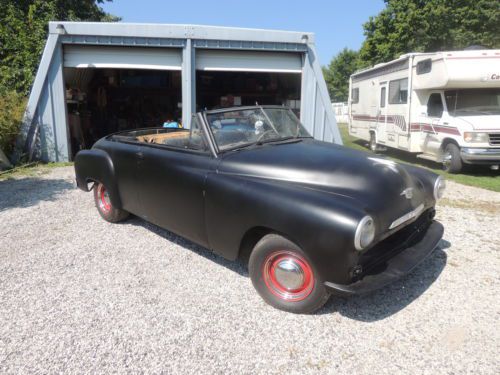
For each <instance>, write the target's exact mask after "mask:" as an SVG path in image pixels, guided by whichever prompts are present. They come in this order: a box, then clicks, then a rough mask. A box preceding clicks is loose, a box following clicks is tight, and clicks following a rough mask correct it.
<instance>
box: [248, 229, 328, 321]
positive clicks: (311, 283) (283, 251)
mask: <svg viewBox="0 0 500 375" xmlns="http://www.w3.org/2000/svg"><path fill="white" fill-rule="evenodd" d="M278 265H279V267H278ZM284 265H285V266H290V265H293V267H295V268H294V269H295V271H299V272H298V273H297V272H290V271H288V272H289V273H287V269H286V267H285V268H283V266H284ZM248 270H249V273H250V278H251V279H252V283H253V286H254V288H255V289H256V290H257V292H258V293H259V294H260V296H261V297H262V298H263V299H264V301H266V302H267V303H268V304H269V305H271V306H273V307H275V308H277V309H280V310H283V311H288V312H291V313H295V314H308V313H312V312H314V311H316V310H318V309H319V308H320V307H322V306H323V305H324V304H325V303H326V301H327V300H328V298H329V297H330V293H328V291H327V289H326V288H325V286H324V282H323V280H321V278H320V277H319V274H318V272H317V271H316V269H315V267H314V265H313V264H312V263H311V261H310V260H309V259H308V257H307V255H306V254H304V252H303V251H302V250H301V249H300V248H299V247H298V246H297V245H296V244H294V243H293V242H291V241H289V240H287V239H286V238H284V237H282V236H279V235H277V234H268V235H266V236H264V237H263V238H262V239H261V240H260V241H259V242H258V243H257V245H255V247H254V249H253V251H252V253H251V255H250V260H249V264H248ZM276 270H277V273H275V272H274V271H276ZM288 270H290V268H288ZM269 271H270V272H269ZM278 273H281V278H283V275H284V274H286V275H287V276H296V278H295V280H294V279H293V277H292V280H290V279H289V280H288V282H289V286H291V284H290V282H292V283H294V282H295V288H294V289H291V288H288V289H286V288H285V287H283V285H282V284H280V283H279V282H278V281H277V280H278V279H279V275H278V276H276V275H277V274H278ZM271 275H272V276H271ZM282 280H283V279H282Z"/></svg>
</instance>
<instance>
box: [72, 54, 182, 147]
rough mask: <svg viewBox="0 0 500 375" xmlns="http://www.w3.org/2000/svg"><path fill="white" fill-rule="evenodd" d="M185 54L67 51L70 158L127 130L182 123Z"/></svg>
mask: <svg viewBox="0 0 500 375" xmlns="http://www.w3.org/2000/svg"><path fill="white" fill-rule="evenodd" d="M181 56H182V53H181V50H180V49H170V48H138V47H101V46H79V45H71V46H65V47H64V83H65V86H66V87H65V89H66V92H65V99H66V108H67V114H68V116H67V119H68V129H69V134H70V141H71V155H70V157H74V155H75V154H76V152H78V151H79V150H82V149H86V148H90V147H91V146H92V145H93V143H94V142H95V141H96V140H98V139H99V138H101V137H103V136H106V135H108V134H110V133H114V132H117V131H122V130H132V129H137V128H143V127H153V126H164V125H165V124H174V125H175V124H180V122H181V118H182V87H181V86H182V84H181V62H182V57H181Z"/></svg>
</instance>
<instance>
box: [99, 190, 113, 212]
mask: <svg viewBox="0 0 500 375" xmlns="http://www.w3.org/2000/svg"><path fill="white" fill-rule="evenodd" d="M97 197H98V200H99V209H100V210H101V211H103V212H104V213H108V212H109V211H110V210H111V200H110V199H109V193H108V191H107V190H106V188H105V187H104V185H103V184H99V186H97Z"/></svg>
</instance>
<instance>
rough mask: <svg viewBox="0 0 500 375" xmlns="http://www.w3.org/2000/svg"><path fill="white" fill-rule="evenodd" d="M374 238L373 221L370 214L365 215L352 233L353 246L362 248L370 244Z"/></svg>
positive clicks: (357, 248) (358, 248)
mask: <svg viewBox="0 0 500 375" xmlns="http://www.w3.org/2000/svg"><path fill="white" fill-rule="evenodd" d="M374 238H375V222H374V221H373V219H372V218H371V217H370V216H365V217H364V218H363V219H361V221H360V222H359V224H358V227H357V228H356V233H355V234H354V247H355V248H356V250H359V251H361V250H363V249H364V248H366V247H367V246H368V245H370V244H371V243H372V241H373V239H374Z"/></svg>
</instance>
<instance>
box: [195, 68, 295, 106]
mask: <svg viewBox="0 0 500 375" xmlns="http://www.w3.org/2000/svg"><path fill="white" fill-rule="evenodd" d="M300 89H301V75H300V74H297V73H295V74H294V73H253V72H251V73H250V72H208V71H197V72H196V102H197V103H196V104H197V109H198V110H200V109H205V108H207V109H216V108H225V107H232V106H245V105H255V103H258V104H260V105H266V104H267V105H286V106H289V107H291V108H292V109H293V110H294V111H296V112H297V113H298V111H299V110H300Z"/></svg>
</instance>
